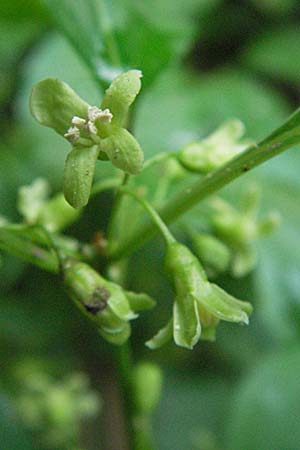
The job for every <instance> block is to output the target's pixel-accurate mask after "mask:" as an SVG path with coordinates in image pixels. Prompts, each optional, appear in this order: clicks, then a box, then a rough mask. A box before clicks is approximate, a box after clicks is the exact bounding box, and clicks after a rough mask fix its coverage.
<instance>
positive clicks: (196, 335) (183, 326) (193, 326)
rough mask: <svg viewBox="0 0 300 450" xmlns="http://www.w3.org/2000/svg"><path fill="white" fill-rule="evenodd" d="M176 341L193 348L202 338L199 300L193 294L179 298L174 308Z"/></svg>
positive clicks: (180, 344)
mask: <svg viewBox="0 0 300 450" xmlns="http://www.w3.org/2000/svg"><path fill="white" fill-rule="evenodd" d="M173 317H174V324H173V334H174V341H175V343H176V344H177V345H179V346H180V347H185V348H189V349H192V348H193V347H194V345H195V344H197V342H198V341H199V339H200V334H201V324H200V319H199V313H198V307H197V302H196V300H195V299H194V297H193V296H191V295H187V296H186V297H184V298H177V299H176V300H175V302H174V309H173Z"/></svg>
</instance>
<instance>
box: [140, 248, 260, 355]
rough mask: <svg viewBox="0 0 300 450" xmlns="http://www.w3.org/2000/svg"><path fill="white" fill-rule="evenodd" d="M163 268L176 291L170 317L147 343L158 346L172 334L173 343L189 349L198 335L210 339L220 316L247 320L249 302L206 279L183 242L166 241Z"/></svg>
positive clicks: (195, 259) (249, 311)
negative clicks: (235, 296)
mask: <svg viewBox="0 0 300 450" xmlns="http://www.w3.org/2000/svg"><path fill="white" fill-rule="evenodd" d="M166 269H167V271H168V272H169V274H170V276H171V280H172V282H173V285H174V288H175V292H176V297H175V301H174V305H173V317H172V319H171V320H170V321H169V323H168V324H167V326H166V327H164V328H163V329H162V330H160V331H159V332H158V334H156V335H155V336H154V337H153V338H152V339H151V340H150V341H148V342H147V343H146V345H147V346H148V347H150V348H157V347H159V346H160V345H162V344H164V343H165V342H166V341H167V340H168V339H170V338H171V336H172V334H173V337H174V341H175V343H176V344H177V345H179V346H181V347H185V348H189V349H191V348H193V347H194V345H195V344H196V343H197V342H198V341H199V339H200V338H202V339H208V340H214V338H215V330H216V327H217V325H218V323H219V321H220V320H225V321H227V322H236V323H242V324H248V322H249V315H250V314H251V312H252V306H251V305H250V303H247V302H242V301H240V300H237V299H235V298H234V297H232V296H231V295H229V294H227V292H225V291H224V290H223V289H221V288H220V287H219V286H217V285H216V284H213V283H210V282H209V281H208V279H207V276H206V273H205V272H204V270H203V268H202V266H201V264H200V262H199V260H198V259H197V258H196V256H195V255H193V253H192V252H191V251H190V250H189V249H188V248H187V247H186V246H184V245H182V244H180V243H178V242H176V241H175V242H173V243H169V244H168V245H167V253H166Z"/></svg>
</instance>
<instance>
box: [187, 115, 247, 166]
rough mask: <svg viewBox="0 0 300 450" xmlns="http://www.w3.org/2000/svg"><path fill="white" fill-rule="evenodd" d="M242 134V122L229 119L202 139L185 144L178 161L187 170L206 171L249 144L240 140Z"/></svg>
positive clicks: (219, 164)
mask: <svg viewBox="0 0 300 450" xmlns="http://www.w3.org/2000/svg"><path fill="white" fill-rule="evenodd" d="M243 134H244V125H243V123H242V122H240V121H239V120H236V119H234V120H230V121H228V122H226V123H225V124H224V125H222V126H221V127H220V128H218V129H217V130H216V131H215V132H214V133H212V134H211V135H210V136H208V137H207V138H206V139H204V140H203V141H201V142H192V143H190V144H188V145H186V146H185V147H184V148H183V149H182V151H181V152H180V155H179V161H180V162H181V164H182V165H183V166H184V167H185V168H186V169H188V170H191V171H193V172H201V173H208V172H210V171H212V170H214V169H216V168H217V167H219V166H221V165H222V164H224V163H225V162H227V161H228V160H229V159H231V158H233V157H234V156H236V155H237V154H238V153H240V152H241V151H242V150H244V149H245V148H246V147H247V146H248V145H249V144H250V141H248V140H243V141H241V140H240V138H241V137H242V136H243Z"/></svg>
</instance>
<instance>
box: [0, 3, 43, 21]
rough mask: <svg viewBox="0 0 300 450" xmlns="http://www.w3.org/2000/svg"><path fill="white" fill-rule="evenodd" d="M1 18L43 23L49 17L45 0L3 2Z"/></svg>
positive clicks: (0, 5)
mask: <svg viewBox="0 0 300 450" xmlns="http://www.w3.org/2000/svg"><path fill="white" fill-rule="evenodd" d="M0 17H1V19H2V20H13V21H15V22H23V21H33V22H37V21H42V20H45V19H46V17H47V14H46V9H45V7H44V5H43V0H30V1H28V0H14V1H13V2H12V1H10V0H1V3H0Z"/></svg>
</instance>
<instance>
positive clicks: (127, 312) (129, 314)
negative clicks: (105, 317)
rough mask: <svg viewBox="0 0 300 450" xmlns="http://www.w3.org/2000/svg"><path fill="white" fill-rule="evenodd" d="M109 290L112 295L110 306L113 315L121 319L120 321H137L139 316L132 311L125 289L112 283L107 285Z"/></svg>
mask: <svg viewBox="0 0 300 450" xmlns="http://www.w3.org/2000/svg"><path fill="white" fill-rule="evenodd" d="M107 288H108V291H109V292H110V294H111V296H110V298H109V300H108V305H109V306H110V308H111V310H112V311H113V313H114V314H115V315H116V316H117V317H119V319H121V320H124V321H127V320H132V319H135V318H136V317H137V314H134V312H133V311H132V310H131V309H130V305H129V302H128V299H127V297H126V294H125V292H124V291H123V289H122V288H121V287H120V286H118V285H117V284H115V283H111V282H109V283H107Z"/></svg>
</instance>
